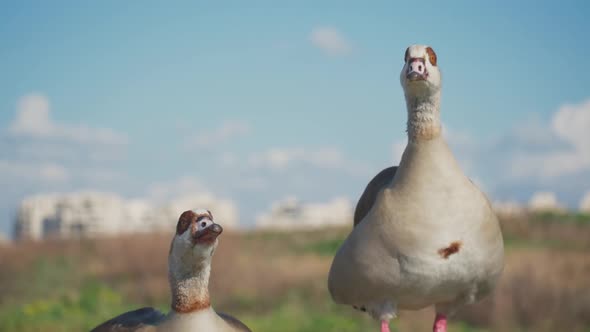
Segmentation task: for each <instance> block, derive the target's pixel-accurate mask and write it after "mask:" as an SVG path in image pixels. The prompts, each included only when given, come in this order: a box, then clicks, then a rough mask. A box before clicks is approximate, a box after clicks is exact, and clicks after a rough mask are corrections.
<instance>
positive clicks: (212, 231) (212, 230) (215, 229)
mask: <svg viewBox="0 0 590 332" xmlns="http://www.w3.org/2000/svg"><path fill="white" fill-rule="evenodd" d="M222 232H223V227H221V225H219V224H212V225H211V226H209V227H207V228H205V229H203V230H201V231H198V232H197V233H196V234H195V242H196V243H212V242H214V241H215V239H217V237H218V236H219V235H220V234H221V233H222Z"/></svg>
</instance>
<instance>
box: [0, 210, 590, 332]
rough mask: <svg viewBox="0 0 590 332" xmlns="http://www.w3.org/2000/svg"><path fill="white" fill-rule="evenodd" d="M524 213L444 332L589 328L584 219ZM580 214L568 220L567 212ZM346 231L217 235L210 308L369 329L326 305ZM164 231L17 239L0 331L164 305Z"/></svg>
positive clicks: (284, 327) (316, 326)
mask: <svg viewBox="0 0 590 332" xmlns="http://www.w3.org/2000/svg"><path fill="white" fill-rule="evenodd" d="M544 218H547V219H543V220H541V217H537V216H528V217H521V218H517V219H506V220H502V227H503V230H504V235H505V239H506V243H507V248H508V250H507V256H506V267H505V271H504V274H503V277H502V279H501V282H500V284H499V285H498V286H497V288H496V290H495V292H494V293H493V295H491V296H490V297H488V298H487V299H486V300H484V301H482V302H480V303H478V304H475V305H472V306H468V307H466V308H464V309H462V310H461V311H460V312H458V313H457V315H456V316H455V317H454V318H453V319H452V320H451V326H450V328H449V329H450V330H451V331H463V332H483V331H558V330H559V331H584V332H588V331H590V278H589V277H588V276H589V275H590V255H588V253H589V252H590V244H589V241H590V227H589V225H590V224H587V223H586V224H585V223H579V222H570V221H563V222H560V221H558V220H562V219H556V218H553V217H552V218H553V219H551V218H549V217H544ZM572 218H578V217H572ZM348 232H349V229H326V230H312V231H303V232H248V233H244V234H235V233H233V234H232V233H231V232H225V233H224V234H223V236H222V239H221V243H220V246H219V248H218V250H217V252H216V254H215V257H214V261H213V270H212V280H211V285H210V289H211V294H212V299H213V304H214V307H215V308H216V309H217V310H219V311H224V312H229V313H232V314H234V315H235V316H237V317H239V318H240V319H241V320H242V321H244V322H245V323H246V324H247V325H249V326H250V327H251V328H252V330H253V331H256V332H267V331H268V332H271V331H272V332H275V331H285V332H291V331H293V332H295V331H297V332H308V331H309V332H311V331H322V332H330V331H334V332H335V331H377V330H378V324H377V322H375V321H374V320H372V319H371V318H370V317H368V316H367V315H366V314H363V313H360V312H358V311H355V310H353V309H352V308H349V307H347V306H340V305H336V304H334V303H333V302H332V301H331V299H330V295H329V294H328V291H327V289H326V276H327V273H328V269H329V265H330V262H331V258H332V256H333V255H334V253H335V252H336V250H337V249H338V247H339V246H340V244H341V243H342V241H343V240H344V238H345V237H346V235H347V234H348ZM170 237H171V235H170V234H149V235H145V234H144V235H138V236H130V237H121V238H111V239H93V240H87V241H53V242H43V243H20V244H17V245H14V246H10V247H6V248H1V249H0V266H1V269H0V332H4V331H7V332H8V331H10V332H13V331H22V332H29V331H31V332H32V331H44V332H53V331H60V332H61V331H63V332H70V331H72V332H73V331H88V330H90V329H91V328H92V327H93V326H95V325H97V324H98V323H100V322H102V321H104V320H106V319H108V318H111V317H113V316H115V315H117V314H120V313H122V312H124V311H128V310H132V309H136V308H139V307H143V306H155V307H157V308H160V309H161V310H163V311H167V308H168V307H169V291H168V284H167V272H166V271H167V270H166V269H167V264H166V259H167V252H168V246H169V241H170ZM432 318H433V312H432V309H431V308H429V309H425V310H421V311H417V312H401V313H400V318H399V319H396V320H395V321H394V322H393V324H392V331H427V330H430V328H431V327H430V326H431V323H432Z"/></svg>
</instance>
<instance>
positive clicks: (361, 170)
mask: <svg viewBox="0 0 590 332" xmlns="http://www.w3.org/2000/svg"><path fill="white" fill-rule="evenodd" d="M248 162H249V164H250V166H252V167H254V168H268V169H271V170H275V171H282V170H285V169H287V168H288V167H291V166H293V165H294V164H297V163H299V164H305V165H310V166H313V167H317V168H322V169H332V170H342V171H345V172H347V173H350V174H356V175H359V174H366V173H367V172H368V171H369V170H370V168H369V167H368V166H367V165H365V164H364V163H362V162H357V161H352V160H348V159H347V158H346V157H345V156H344V155H343V154H342V152H341V151H340V150H338V149H336V148H333V147H325V148H316V149H309V148H307V149H306V148H301V147H291V148H272V149H269V150H267V151H265V152H263V153H257V154H254V155H252V156H250V158H249V159H248Z"/></svg>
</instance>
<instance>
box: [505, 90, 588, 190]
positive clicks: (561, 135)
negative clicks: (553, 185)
mask: <svg viewBox="0 0 590 332" xmlns="http://www.w3.org/2000/svg"><path fill="white" fill-rule="evenodd" d="M588 128H590V100H588V101H585V102H583V103H580V104H577V105H564V106H562V107H560V109H559V110H558V111H557V112H556V113H555V114H554V115H553V118H552V120H551V123H550V125H549V126H547V127H545V128H539V129H538V131H540V132H544V134H545V137H552V138H553V140H554V141H557V142H543V143H542V144H540V145H541V147H543V146H544V147H545V149H537V151H534V152H530V151H525V152H524V153H521V154H518V155H516V156H514V158H513V159H512V163H511V166H512V167H511V173H512V175H513V176H514V177H536V178H539V179H548V178H555V177H559V176H563V175H568V174H574V173H577V172H580V171H587V170H590V131H589V130H588ZM559 142H561V143H563V144H561V145H558V144H555V143H559ZM515 143H518V142H515Z"/></svg>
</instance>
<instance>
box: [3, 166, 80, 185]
mask: <svg viewBox="0 0 590 332" xmlns="http://www.w3.org/2000/svg"><path fill="white" fill-rule="evenodd" d="M0 174H1V175H2V177H3V178H5V179H8V178H12V179H14V178H17V179H20V180H25V181H41V182H43V183H62V182H66V181H68V180H69V179H70V172H69V171H68V170H67V169H66V168H65V167H64V166H62V165H59V164H55V163H41V164H34V163H25V162H20V161H11V160H0Z"/></svg>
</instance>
